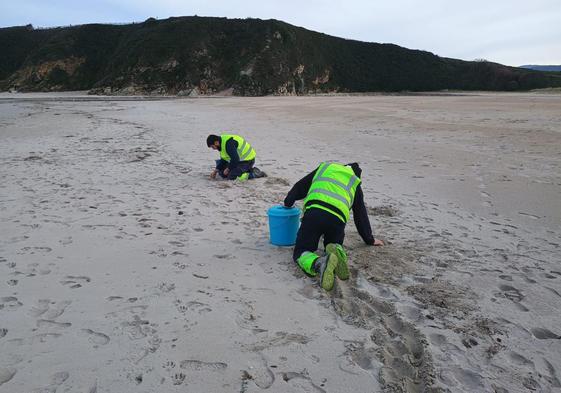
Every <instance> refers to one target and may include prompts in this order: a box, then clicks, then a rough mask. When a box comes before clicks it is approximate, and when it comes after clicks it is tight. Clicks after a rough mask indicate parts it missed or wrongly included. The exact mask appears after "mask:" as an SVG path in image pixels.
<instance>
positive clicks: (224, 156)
mask: <svg viewBox="0 0 561 393" xmlns="http://www.w3.org/2000/svg"><path fill="white" fill-rule="evenodd" d="M206 144H207V146H208V147H210V148H211V149H213V150H218V151H219V152H220V160H217V161H216V168H215V169H214V170H213V171H212V172H211V174H210V177H211V179H214V178H216V175H217V174H218V175H220V176H221V177H223V178H225V179H228V180H235V179H238V180H247V179H251V178H254V177H263V176H265V174H264V173H263V172H261V171H260V170H259V169H258V168H256V167H254V166H253V165H254V164H255V155H256V154H255V150H254V149H253V147H251V145H250V144H249V143H248V142H247V141H246V140H245V139H244V138H242V137H241V136H239V135H231V134H222V135H220V136H218V135H212V134H211V135H209V136H208V138H206Z"/></svg>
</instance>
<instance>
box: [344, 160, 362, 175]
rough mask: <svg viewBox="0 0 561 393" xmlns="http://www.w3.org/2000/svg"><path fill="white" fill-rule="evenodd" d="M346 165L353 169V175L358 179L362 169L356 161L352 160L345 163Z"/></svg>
mask: <svg viewBox="0 0 561 393" xmlns="http://www.w3.org/2000/svg"><path fill="white" fill-rule="evenodd" d="M347 165H348V166H350V167H351V168H352V169H353V172H354V173H355V175H356V176H357V177H358V178H359V179H360V176H361V175H362V169H361V168H360V166H358V163H357V162H352V163H350V164H347Z"/></svg>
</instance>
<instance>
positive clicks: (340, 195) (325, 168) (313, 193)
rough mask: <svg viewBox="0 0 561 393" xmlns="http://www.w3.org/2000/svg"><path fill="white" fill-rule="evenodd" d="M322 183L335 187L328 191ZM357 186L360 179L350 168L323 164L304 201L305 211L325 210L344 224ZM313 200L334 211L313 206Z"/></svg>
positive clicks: (347, 218)
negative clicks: (311, 209) (313, 208)
mask: <svg viewBox="0 0 561 393" xmlns="http://www.w3.org/2000/svg"><path fill="white" fill-rule="evenodd" d="M326 172H327V173H326ZM322 183H328V184H330V185H334V186H335V187H329V188H330V189H328V188H327V187H326V184H322ZM359 184H360V179H359V178H358V177H357V176H356V175H355V174H354V172H353V170H352V168H350V167H348V166H346V165H343V164H338V163H327V162H324V163H322V164H321V165H320V167H319V169H318V171H317V172H316V175H315V176H314V179H313V180H312V185H311V186H310V190H309V191H308V195H307V196H306V199H305V200H304V206H305V209H306V210H307V209H308V208H310V207H317V208H320V209H323V210H326V211H328V212H330V213H332V214H334V215H335V216H337V217H339V218H340V219H341V220H342V221H343V222H345V223H346V222H347V221H348V220H349V215H350V210H351V208H352V206H353V202H354V197H355V193H356V189H357V187H358V185H359ZM314 200H315V201H318V202H319V201H321V202H323V203H325V204H327V205H331V206H332V207H333V208H335V209H333V210H332V209H329V207H328V206H325V205H323V204H314V202H313V201H314ZM309 202H310V203H309ZM308 203H309V204H308ZM339 212H340V213H342V214H343V216H341V214H339Z"/></svg>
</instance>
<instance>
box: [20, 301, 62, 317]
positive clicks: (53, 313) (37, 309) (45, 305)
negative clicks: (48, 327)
mask: <svg viewBox="0 0 561 393" xmlns="http://www.w3.org/2000/svg"><path fill="white" fill-rule="evenodd" d="M71 303H72V302H71V301H70V300H62V301H60V302H53V301H51V300H49V299H40V300H38V301H37V304H36V305H35V306H33V307H32V308H31V310H30V311H29V314H30V315H31V316H33V317H35V318H37V317H42V319H46V320H54V319H56V318H58V317H60V316H61V315H62V314H64V311H65V310H66V308H67V307H68V306H69V305H70V304H71Z"/></svg>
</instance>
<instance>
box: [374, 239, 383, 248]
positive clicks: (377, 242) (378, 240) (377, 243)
mask: <svg viewBox="0 0 561 393" xmlns="http://www.w3.org/2000/svg"><path fill="white" fill-rule="evenodd" d="M383 245H384V242H383V241H382V240H380V239H374V244H373V246H377V247H380V246H383Z"/></svg>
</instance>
